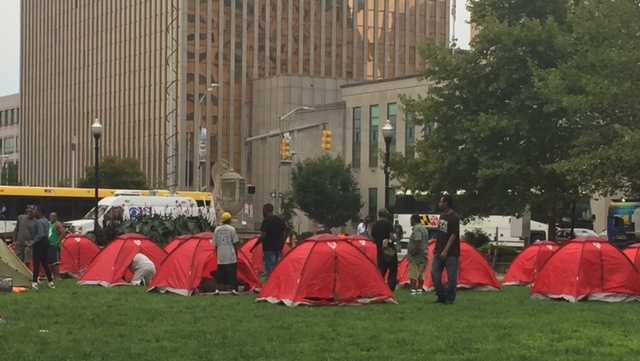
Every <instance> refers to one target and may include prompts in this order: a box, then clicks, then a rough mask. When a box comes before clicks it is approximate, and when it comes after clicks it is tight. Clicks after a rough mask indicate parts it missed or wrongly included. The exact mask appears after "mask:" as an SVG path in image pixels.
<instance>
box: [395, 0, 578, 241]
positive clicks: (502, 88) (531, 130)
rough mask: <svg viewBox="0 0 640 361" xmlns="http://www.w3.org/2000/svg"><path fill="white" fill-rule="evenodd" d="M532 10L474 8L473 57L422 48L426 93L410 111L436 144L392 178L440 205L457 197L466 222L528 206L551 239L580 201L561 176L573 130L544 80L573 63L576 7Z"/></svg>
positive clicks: (497, 2)
mask: <svg viewBox="0 0 640 361" xmlns="http://www.w3.org/2000/svg"><path fill="white" fill-rule="evenodd" d="M531 3H532V2H531V1H530V0H509V1H502V0H490V1H489V0H488V1H474V2H472V3H471V17H472V20H473V21H474V22H475V23H476V24H477V25H479V26H480V28H481V29H482V31H481V32H480V34H479V35H478V37H477V38H476V39H475V40H474V41H473V44H472V46H473V48H474V49H473V50H472V51H461V50H456V51H452V50H451V49H450V48H445V47H439V46H437V45H427V46H425V47H424V48H423V51H422V54H423V55H424V57H425V58H426V63H427V64H429V66H428V67H427V69H426V71H425V74H424V75H425V77H426V78H427V79H428V81H429V82H430V85H429V93H428V95H426V96H425V97H418V98H413V99H404V103H405V106H406V108H407V111H410V112H415V113H417V114H419V115H421V117H418V118H419V120H418V121H419V122H421V123H422V125H423V126H424V127H425V129H427V130H429V131H430V134H428V136H426V137H425V139H424V140H422V141H420V142H419V143H418V145H417V153H418V154H417V156H416V157H415V158H402V157H396V158H395V159H394V164H393V169H394V173H395V175H396V176H397V177H399V178H400V179H401V180H402V181H403V182H404V183H405V185H406V186H407V187H409V188H411V189H420V190H426V191H429V192H430V193H431V194H432V195H433V197H434V198H437V197H438V195H439V194H441V193H442V192H444V191H447V192H449V193H452V194H459V196H458V197H457V198H458V199H457V201H458V203H459V205H460V206H461V208H462V210H463V211H464V213H465V215H481V216H482V215H489V214H492V213H493V214H496V213H498V214H500V213H503V214H514V213H518V212H521V211H522V210H524V209H525V207H526V206H527V205H529V206H530V207H531V209H532V212H533V213H534V215H535V216H536V217H537V218H540V217H542V218H544V219H546V220H547V221H548V223H549V225H550V228H551V229H550V237H553V236H554V233H553V232H554V225H555V224H556V221H557V220H558V219H559V217H560V215H561V213H562V212H563V210H565V209H567V208H568V205H569V204H570V203H571V202H572V201H573V200H574V199H575V194H574V193H575V189H576V185H575V184H573V183H572V182H571V181H572V180H571V179H570V178H569V177H567V176H566V174H563V173H562V172H560V171H558V169H557V168H555V166H556V165H557V164H558V163H559V162H561V161H563V160H566V159H568V158H569V157H570V149H571V147H572V142H571V139H572V135H573V134H574V124H573V123H572V122H570V121H569V119H568V118H567V117H568V114H567V112H566V110H565V109H564V108H562V107H551V108H550V107H548V106H547V103H548V101H547V99H546V96H545V94H544V93H542V92H541V91H540V90H539V89H538V87H537V80H538V78H537V76H538V74H540V73H542V72H544V71H546V70H547V69H554V68H557V67H558V66H559V65H560V64H562V63H563V62H564V61H565V60H566V59H567V58H568V56H569V54H568V51H567V49H568V48H567V44H566V43H565V42H566V37H565V36H564V33H565V32H566V31H567V26H568V25H567V21H566V19H567V16H568V12H569V9H570V6H569V1H568V0H567V1H561V0H550V1H548V2H544V4H545V6H531ZM533 3H535V4H542V3H543V2H533ZM420 119H421V120H420Z"/></svg>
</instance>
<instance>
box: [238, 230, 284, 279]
mask: <svg viewBox="0 0 640 361" xmlns="http://www.w3.org/2000/svg"><path fill="white" fill-rule="evenodd" d="M240 249H241V250H242V252H243V253H244V254H245V255H247V256H248V257H249V260H250V262H251V267H252V268H253V271H254V272H255V273H256V274H257V275H258V276H259V275H261V274H262V271H263V268H264V263H263V257H264V252H263V251H262V243H259V242H258V237H255V238H252V239H250V240H248V241H247V242H246V243H245V244H243V245H242V247H241V248H240ZM290 250H291V248H290V247H289V246H288V245H286V244H285V245H284V246H283V247H282V256H283V257H284V256H285V255H286V254H287V253H289V251H290Z"/></svg>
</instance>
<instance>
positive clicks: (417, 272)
mask: <svg viewBox="0 0 640 361" xmlns="http://www.w3.org/2000/svg"><path fill="white" fill-rule="evenodd" d="M423 277H424V263H413V262H409V279H411V280H421V279H423Z"/></svg>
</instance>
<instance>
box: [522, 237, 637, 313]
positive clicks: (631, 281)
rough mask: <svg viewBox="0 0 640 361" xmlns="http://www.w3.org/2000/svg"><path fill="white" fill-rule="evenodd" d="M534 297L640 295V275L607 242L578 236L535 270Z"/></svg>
mask: <svg viewBox="0 0 640 361" xmlns="http://www.w3.org/2000/svg"><path fill="white" fill-rule="evenodd" d="M531 295H532V296H533V297H535V298H545V297H548V298H557V299H565V300H567V301H570V302H577V301H580V300H582V299H589V300H598V301H608V302H620V301H628V300H634V299H637V298H638V297H639V296H640V274H639V273H638V271H637V270H636V269H635V267H634V266H633V264H632V263H631V261H629V259H628V258H627V257H625V255H624V254H623V253H622V252H620V251H619V250H618V249H617V248H615V247H614V246H613V245H611V244H609V242H606V241H602V240H598V239H595V238H594V239H593V240H591V241H588V240H585V239H578V240H574V241H570V242H568V243H567V244H566V245H565V246H563V247H562V248H560V249H559V250H558V251H557V252H556V253H555V254H554V255H553V256H552V257H551V258H550V259H549V260H548V261H547V263H546V264H545V266H544V267H543V268H542V270H541V271H540V273H538V275H537V277H536V279H535V281H534V283H533V288H532V289H531Z"/></svg>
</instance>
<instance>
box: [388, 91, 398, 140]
mask: <svg viewBox="0 0 640 361" xmlns="http://www.w3.org/2000/svg"><path fill="white" fill-rule="evenodd" d="M397 118H398V105H397V104H396V103H389V104H387V119H389V122H390V123H391V126H392V127H393V138H391V148H390V151H391V152H395V150H396V137H397V134H398V133H397V130H396V123H397V122H396V119H397Z"/></svg>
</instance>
